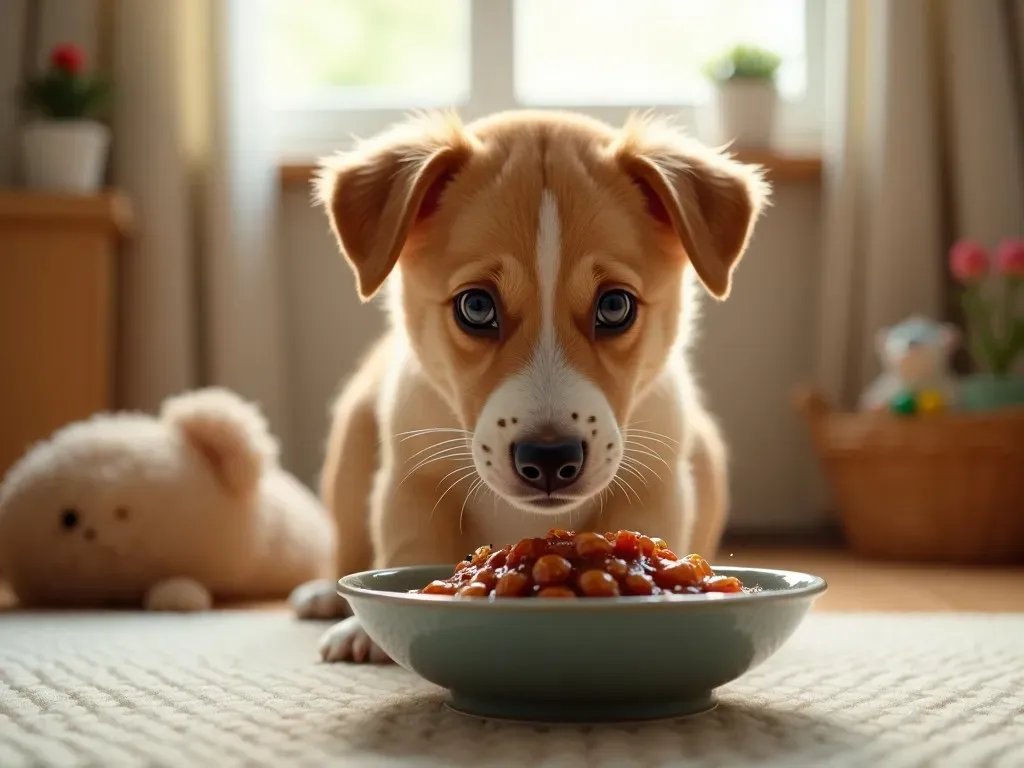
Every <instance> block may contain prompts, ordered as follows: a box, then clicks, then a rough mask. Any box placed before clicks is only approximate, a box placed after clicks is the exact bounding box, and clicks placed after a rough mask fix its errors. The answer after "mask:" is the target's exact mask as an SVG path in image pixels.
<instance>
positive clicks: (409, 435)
mask: <svg viewBox="0 0 1024 768" xmlns="http://www.w3.org/2000/svg"><path fill="white" fill-rule="evenodd" d="M442 433H443V434H448V435H466V436H467V439H468V438H470V437H472V436H473V433H472V432H470V431H468V430H465V429H449V428H448V427H431V428H430V429H413V430H410V431H408V432H398V433H396V434H395V437H400V438H402V442H403V443H404V442H405V441H406V440H412V439H413V438H414V437H420V436H421V435H437V434H442Z"/></svg>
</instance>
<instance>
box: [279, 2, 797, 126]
mask: <svg viewBox="0 0 1024 768" xmlns="http://www.w3.org/2000/svg"><path fill="white" fill-rule="evenodd" d="M510 1H511V2H512V8H513V11H514V23H513V24H512V25H511V27H512V28H511V29H494V30H491V31H489V32H488V33H487V34H488V35H489V36H492V38H493V39H495V40H500V38H501V37H502V36H506V35H513V36H514V41H513V44H512V50H513V57H512V58H513V59H514V64H513V65H511V66H510V64H509V62H508V61H507V60H506V61H500V60H498V59H492V58H488V57H486V52H485V53H484V55H483V56H481V57H479V59H480V60H477V61H471V46H470V23H471V18H470V13H471V11H472V7H473V5H474V3H473V2H472V0H270V6H271V25H270V29H269V32H270V56H271V62H270V63H271V67H270V69H271V71H272V72H273V82H272V83H271V86H272V89H273V94H274V100H275V102H276V103H277V104H278V106H280V107H288V106H289V105H302V106H305V107H309V106H313V107H314V108H323V109H351V108H357V109H366V108H371V109H372V108H376V107H380V106H385V105H386V106H388V107H392V108H415V107H427V106H445V105H452V106H459V105H460V104H461V103H464V102H465V101H466V100H467V99H469V98H470V95H471V94H470V89H471V82H472V81H473V80H474V79H476V78H474V77H471V74H474V73H480V72H485V71H488V70H487V68H488V67H492V68H493V67H501V68H502V70H503V71H505V72H507V73H508V74H507V77H508V78H509V82H513V83H514V84H513V86H512V87H513V89H514V91H515V95H516V99H517V101H518V102H519V103H520V104H521V105H523V106H531V105H535V106H551V105H562V106H566V107H573V106H583V105H593V106H602V105H610V106H615V105H634V106H642V105H662V104H694V103H699V102H701V101H704V100H705V99H706V98H707V95H708V93H709V89H708V85H707V83H706V81H705V80H704V77H703V75H702V71H701V70H702V66H703V65H704V63H705V62H706V61H707V60H708V58H709V57H711V56H714V55H715V54H718V53H720V52H721V51H722V50H723V49H724V48H727V47H729V46H731V45H734V44H737V43H749V44H755V45H762V46H766V47H769V48H772V49H773V50H775V51H776V52H778V53H779V54H780V55H781V56H782V57H783V61H784V63H783V66H782V68H781V69H780V73H779V86H780V89H781V91H782V93H783V96H785V97H787V98H793V99H798V98H800V97H801V96H802V95H803V94H804V91H805V88H806V81H807V51H806V46H805V37H806V28H805V27H806V25H805V18H804V8H805V4H806V2H807V0H510ZM476 2H477V3H485V2H498V0H476ZM478 7H479V6H478ZM505 50H508V49H507V48H506V49H505ZM509 70H512V71H509ZM490 72H491V73H493V72H494V70H493V69H492V70H490ZM492 80H493V78H492Z"/></svg>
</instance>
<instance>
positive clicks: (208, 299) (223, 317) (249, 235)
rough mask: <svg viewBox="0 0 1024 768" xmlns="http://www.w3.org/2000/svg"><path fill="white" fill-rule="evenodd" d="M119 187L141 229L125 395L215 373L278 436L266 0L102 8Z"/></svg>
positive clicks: (138, 399)
mask: <svg viewBox="0 0 1024 768" xmlns="http://www.w3.org/2000/svg"><path fill="white" fill-rule="evenodd" d="M109 13H110V19H109V27H110V33H109V36H110V45H111V48H112V55H111V67H112V74H113V77H114V82H115V85H116V89H117V99H116V106H115V110H114V114H113V118H112V127H113V131H114V143H113V147H112V152H113V156H112V168H113V181H114V184H115V185H116V186H118V187H120V188H122V189H123V190H124V191H125V192H126V193H127V194H128V196H129V197H130V198H131V200H132V202H133V204H134V206H135V208H136V211H137V217H138V220H139V222H140V226H139V235H138V237H137V238H136V239H135V241H134V242H133V243H132V244H131V247H130V249H129V252H128V253H127V254H126V256H125V265H124V272H123V287H122V296H123V303H124V307H123V313H122V328H123V338H122V342H123V344H122V360H121V385H122V392H121V400H122V404H123V405H124V406H126V407H137V408H143V409H147V410H152V409H154V408H156V407H157V405H158V404H159V402H160V401H161V400H162V399H163V398H165V397H166V396H168V395H170V394H173V393H175V392H178V391H181V390H184V389H187V388H191V387H195V386H198V385H201V384H218V385H222V386H226V387H229V388H231V389H233V390H235V391H236V392H238V393H239V394H241V395H243V396H245V397H247V398H251V399H253V400H255V401H257V402H258V403H259V404H260V405H261V407H262V408H263V409H264V411H265V412H266V414H267V416H268V418H269V419H270V422H271V426H272V428H273V430H274V431H275V433H276V434H277V435H278V436H279V438H281V439H282V442H286V436H287V432H288V419H287V418H286V416H287V414H286V407H285V405H286V402H287V400H286V397H285V392H284V386H285V375H286V371H285V370H284V357H285V355H284V350H283V349H282V339H283V333H282V327H281V323H282V320H283V312H282V309H281V300H282V297H281V293H280V291H279V285H280V284H279V280H278V276H277V248H276V244H277V241H276V236H275V233H274V225H275V221H276V218H277V165H276V157H275V155H274V152H273V147H272V144H271V139H272V136H271V135H270V133H269V132H270V131H271V130H272V125H273V124H272V120H271V119H270V114H269V110H268V106H267V105H266V104H265V103H264V101H263V95H264V93H265V92H266V88H265V83H266V82H267V77H266V76H265V75H264V74H263V73H262V71H261V69H262V67H263V66H264V61H265V57H264V56H263V55H262V52H261V50H260V47H261V45H262V41H263V40H264V39H265V37H264V35H263V33H262V26H263V24H264V23H265V20H266V14H265V9H264V4H263V2H262V0H173V2H169V1H168V0H116V1H115V2H113V3H112V4H111V5H110V6H109Z"/></svg>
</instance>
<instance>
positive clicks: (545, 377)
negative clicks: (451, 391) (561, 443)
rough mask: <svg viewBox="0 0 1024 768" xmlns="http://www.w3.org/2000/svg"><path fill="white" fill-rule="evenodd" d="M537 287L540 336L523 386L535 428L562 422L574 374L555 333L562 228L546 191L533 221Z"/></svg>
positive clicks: (551, 198)
mask: <svg viewBox="0 0 1024 768" xmlns="http://www.w3.org/2000/svg"><path fill="white" fill-rule="evenodd" d="M536 259H537V262H536V263H537V286H538V288H539V291H540V297H539V298H540V335H539V336H538V337H537V345H536V346H535V347H534V349H533V355H532V356H531V358H530V364H529V366H528V367H527V369H526V371H525V372H524V375H523V382H524V383H525V384H526V385H527V387H528V388H529V390H530V396H529V401H530V402H531V403H532V404H533V408H531V413H530V414H529V416H528V418H529V419H530V421H532V422H534V425H535V426H539V425H540V424H541V423H544V422H547V423H553V424H558V423H559V422H563V423H564V422H565V420H566V419H567V418H568V417H567V416H566V414H564V413H561V412H560V411H562V410H565V409H564V408H559V407H558V406H559V401H564V400H565V396H566V394H568V393H567V392H566V390H568V389H572V387H573V384H574V383H575V382H574V379H576V378H578V375H577V374H574V372H573V371H572V370H571V369H570V368H569V366H568V365H567V364H566V360H565V357H564V355H563V354H562V349H561V347H560V345H559V344H558V338H557V335H556V333H555V292H556V291H555V289H556V286H557V284H558V271H559V265H560V264H561V261H562V227H561V224H560V222H559V220H558V202H557V201H556V200H555V196H554V194H552V193H551V191H550V190H547V189H545V190H544V191H543V192H541V196H540V212H539V216H538V218H537V254H536Z"/></svg>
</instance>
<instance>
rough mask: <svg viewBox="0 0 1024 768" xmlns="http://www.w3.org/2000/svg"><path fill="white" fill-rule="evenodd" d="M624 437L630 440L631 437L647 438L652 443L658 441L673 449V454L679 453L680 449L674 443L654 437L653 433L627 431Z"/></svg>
mask: <svg viewBox="0 0 1024 768" xmlns="http://www.w3.org/2000/svg"><path fill="white" fill-rule="evenodd" d="M623 439H624V440H629V439H632V440H646V441H648V442H651V443H658V444H660V445H663V446H665V447H666V448H668V449H669V450H670V451H672V453H673V454H675V455H677V456H678V455H679V449H678V448H677V447H676V446H674V445H672V444H671V443H668V442H665V441H664V440H662V439H661V438H660V437H652V436H651V435H638V434H636V433H635V432H632V431H630V432H627V433H626V434H625V435H623ZM652 450H654V449H653V448H652Z"/></svg>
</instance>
